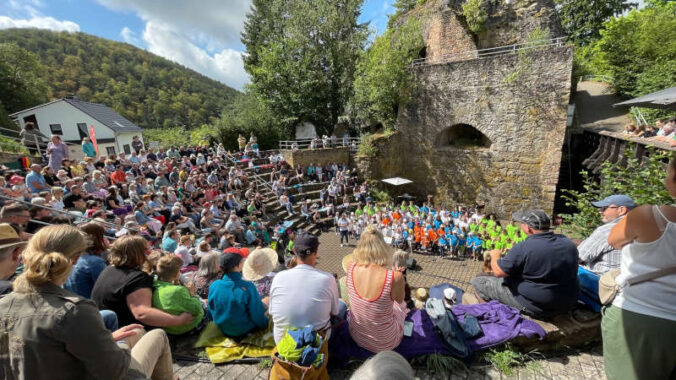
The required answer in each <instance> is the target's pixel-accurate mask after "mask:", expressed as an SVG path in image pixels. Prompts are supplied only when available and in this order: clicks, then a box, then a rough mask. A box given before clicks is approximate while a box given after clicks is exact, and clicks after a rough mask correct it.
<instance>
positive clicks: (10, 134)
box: [0, 128, 78, 156]
mask: <svg viewBox="0 0 676 380" xmlns="http://www.w3.org/2000/svg"><path fill="white" fill-rule="evenodd" d="M0 132H1V133H0V134H1V135H2V137H4V138H7V139H10V140H12V141H16V142H17V143H19V144H22V145H23V143H24V141H25V142H26V144H28V145H30V147H31V148H33V147H34V148H35V149H37V153H38V155H39V156H42V153H43V151H46V150H47V144H49V137H40V136H37V135H34V134H33V135H31V136H32V137H33V141H30V137H21V131H20V130H16V129H9V128H0ZM61 141H62V142H63V143H64V144H66V145H67V146H69V147H70V146H78V144H74V143H70V142H67V141H64V140H63V139H62V140H61ZM24 146H25V145H24ZM0 151H2V150H1V149H0ZM8 153H15V152H8Z"/></svg>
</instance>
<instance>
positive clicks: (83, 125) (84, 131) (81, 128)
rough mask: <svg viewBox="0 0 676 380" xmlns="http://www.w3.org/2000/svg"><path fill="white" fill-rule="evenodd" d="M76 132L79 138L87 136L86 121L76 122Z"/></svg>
mask: <svg viewBox="0 0 676 380" xmlns="http://www.w3.org/2000/svg"><path fill="white" fill-rule="evenodd" d="M77 132H78V133H79V134H80V140H82V139H83V138H85V137H89V132H88V131H87V123H77Z"/></svg>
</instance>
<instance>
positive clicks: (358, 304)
mask: <svg viewBox="0 0 676 380" xmlns="http://www.w3.org/2000/svg"><path fill="white" fill-rule="evenodd" d="M352 255H353V260H354V262H352V263H351V264H350V265H349V267H348V270H347V288H348V295H349V297H350V317H349V320H348V322H349V327H350V335H351V336H352V339H354V341H355V342H356V343H357V344H358V345H359V346H361V347H363V348H365V349H367V350H369V351H372V352H380V351H386V350H391V349H393V348H395V347H397V346H398V345H399V343H401V339H402V338H403V336H404V318H406V314H407V313H408V309H407V308H406V305H405V304H404V285H405V282H404V276H403V274H402V273H401V271H400V268H394V269H392V247H390V246H389V245H388V244H386V243H385V241H384V240H383V236H382V235H381V234H380V232H379V231H378V230H377V229H376V228H375V226H369V227H368V228H367V229H366V230H365V231H364V233H362V235H361V239H360V240H359V244H358V245H357V248H356V249H355V250H354V253H353V254H352Z"/></svg>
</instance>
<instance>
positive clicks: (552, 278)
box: [472, 210, 579, 317]
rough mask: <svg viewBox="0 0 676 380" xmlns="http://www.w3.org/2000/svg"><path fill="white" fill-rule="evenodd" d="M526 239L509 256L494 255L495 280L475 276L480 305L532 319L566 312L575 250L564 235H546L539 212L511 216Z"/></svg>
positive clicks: (573, 288) (572, 294)
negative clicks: (504, 307)
mask: <svg viewBox="0 0 676 380" xmlns="http://www.w3.org/2000/svg"><path fill="white" fill-rule="evenodd" d="M514 220H515V221H517V222H519V223H520V225H521V230H522V231H524V232H525V233H526V234H527V235H528V238H527V239H526V240H525V241H523V242H521V243H518V244H517V245H515V246H514V247H513V248H512V249H511V250H510V251H509V254H508V255H506V256H505V257H502V252H501V251H499V250H493V251H491V252H490V255H491V269H492V271H493V276H478V277H476V278H474V279H473V280H472V285H473V286H474V289H475V291H476V293H477V296H478V298H479V299H480V301H489V300H498V301H500V302H501V303H504V304H505V305H508V306H511V307H514V308H517V309H518V310H520V311H522V312H524V313H526V314H529V315H532V316H536V317H552V316H555V315H559V314H563V313H566V312H568V311H570V310H571V309H572V308H573V306H574V305H575V303H576V302H577V296H578V289H579V286H578V281H577V257H578V253H577V248H576V247H575V244H574V243H573V242H572V241H570V239H568V238H567V237H565V236H563V235H557V234H554V233H553V232H551V231H549V229H550V227H551V222H550V219H549V216H548V215H547V214H546V213H545V212H544V211H542V210H529V211H526V212H522V213H516V214H514Z"/></svg>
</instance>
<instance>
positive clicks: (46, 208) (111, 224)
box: [0, 195, 118, 228]
mask: <svg viewBox="0 0 676 380" xmlns="http://www.w3.org/2000/svg"><path fill="white" fill-rule="evenodd" d="M0 199H2V200H5V201H10V202H14V203H21V204H23V205H24V206H27V207H28V208H29V209H30V208H33V207H38V208H42V209H45V210H49V211H51V212H52V213H56V214H61V215H65V216H67V217H69V218H71V219H79V220H81V221H87V222H96V223H99V224H105V225H107V226H109V227H112V228H117V227H118V226H117V225H116V224H114V223H110V222H106V221H102V220H98V219H94V218H89V217H86V216H84V214H83V215H76V214H72V213H70V212H69V211H64V210H59V209H56V208H53V207H49V206H43V205H38V204H34V203H31V202H28V201H24V200H18V199H15V198H11V197H7V196H4V195H0ZM51 224H53V223H51Z"/></svg>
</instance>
